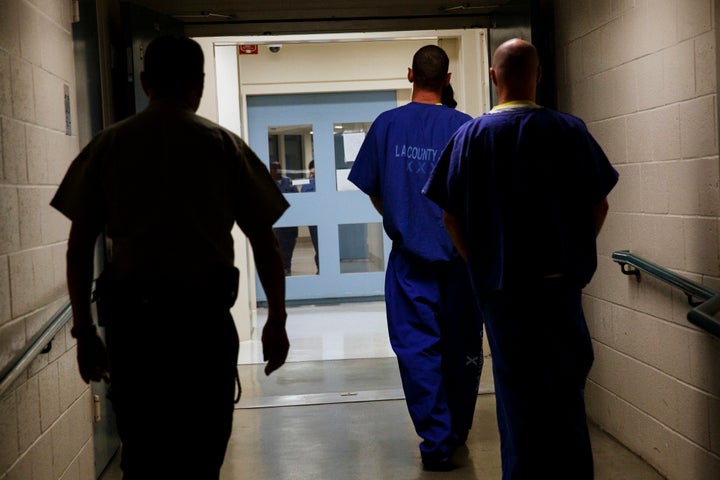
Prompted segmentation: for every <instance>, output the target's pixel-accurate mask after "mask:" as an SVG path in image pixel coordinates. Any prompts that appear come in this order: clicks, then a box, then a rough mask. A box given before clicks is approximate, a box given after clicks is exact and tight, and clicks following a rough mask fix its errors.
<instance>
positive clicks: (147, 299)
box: [51, 37, 289, 480]
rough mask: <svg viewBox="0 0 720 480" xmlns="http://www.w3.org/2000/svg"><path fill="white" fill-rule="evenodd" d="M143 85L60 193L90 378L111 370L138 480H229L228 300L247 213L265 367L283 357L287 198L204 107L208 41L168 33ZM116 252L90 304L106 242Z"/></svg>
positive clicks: (231, 371) (232, 391) (77, 324)
mask: <svg viewBox="0 0 720 480" xmlns="http://www.w3.org/2000/svg"><path fill="white" fill-rule="evenodd" d="M144 62H145V65H144V71H143V73H142V82H143V87H144V89H145V92H146V93H147V94H148V97H149V99H150V104H149V106H148V107H147V109H145V110H144V111H143V112H141V113H139V114H137V115H135V116H133V117H131V118H129V119H127V120H124V121H122V122H120V123H118V124H116V125H114V126H112V127H110V128H108V129H106V130H104V131H102V132H100V133H99V134H98V135H97V136H96V137H95V138H94V139H93V140H92V141H91V142H90V144H89V145H88V146H87V147H86V148H85V149H84V150H83V151H82V152H81V153H80V155H78V157H77V158H76V159H75V160H74V161H73V163H72V165H71V166H70V168H69V170H68V172H67V174H66V177H65V179H64V180H63V182H62V184H61V185H60V187H59V189H58V191H57V194H56V195H55V197H54V198H53V200H52V202H51V204H52V206H53V207H55V208H56V209H58V210H59V211H60V212H62V213H63V214H64V215H66V216H67V217H68V218H69V219H70V220H71V221H72V227H71V230H70V238H69V240H68V252H67V281H68V289H69V292H70V300H71V302H72V308H73V316H74V318H73V327H72V331H71V333H72V335H73V337H75V338H76V339H77V342H78V345H77V355H78V365H79V369H80V375H81V376H82V378H83V380H85V381H86V382H89V381H99V380H101V379H103V378H105V379H106V380H109V381H110V383H111V389H110V396H111V400H112V402H113V407H114V410H115V412H116V414H117V426H118V430H119V433H120V438H121V440H122V454H123V458H122V468H123V471H124V475H125V479H129V480H135V479H144V478H152V479H157V478H193V479H217V478H218V476H219V471H220V467H221V465H222V463H223V459H224V456H225V449H226V447H227V442H228V440H229V437H230V432H231V428H232V419H233V410H234V400H235V395H236V380H237V356H238V346H239V342H238V336H237V332H236V330H235V325H234V322H233V319H232V317H231V315H230V307H231V306H232V304H233V303H234V301H235V296H236V294H237V286H238V271H237V269H236V268H235V267H234V266H233V264H234V258H233V256H234V252H233V238H232V236H231V230H232V228H233V226H234V224H235V223H237V224H238V225H239V227H240V229H241V230H242V231H243V232H244V234H245V235H246V236H247V237H248V239H249V241H250V244H251V245H252V249H253V253H254V258H255V262H256V267H257V271H258V274H259V276H260V280H261V282H262V285H263V288H264V289H265V292H266V294H267V298H268V309H269V312H268V313H269V314H268V320H267V323H266V325H265V327H264V329H263V334H262V341H263V352H264V357H265V360H266V361H267V365H266V367H265V372H266V374H268V375H269V374H270V373H272V372H273V371H274V370H276V369H277V368H279V367H280V366H282V365H283V363H284V362H285V359H286V358H287V353H288V349H289V342H288V338H287V334H286V330H285V321H286V311H285V279H284V272H283V265H282V260H281V257H280V252H279V249H278V246H277V241H276V239H275V236H274V235H273V232H272V225H273V224H274V223H275V221H276V220H277V219H278V218H279V217H280V216H281V215H282V214H283V212H284V211H285V209H286V208H287V207H288V204H287V202H286V201H285V200H284V198H283V196H282V194H281V193H280V192H279V191H278V189H277V187H276V186H275V183H274V182H273V180H272V178H271V177H270V174H269V172H268V170H267V168H266V167H265V166H264V165H263V163H262V162H261V161H260V160H259V159H258V158H257V156H256V155H255V154H254V153H253V152H252V151H251V150H250V148H249V147H248V146H247V145H246V144H245V143H244V142H243V141H242V140H241V139H240V138H239V137H237V136H236V135H234V134H233V133H231V132H229V131H227V130H225V129H224V128H222V127H220V126H218V125H216V124H214V123H212V122H210V121H208V120H206V119H203V118H201V117H199V116H197V115H196V114H195V111H196V110H197V108H198V106H199V103H200V98H201V96H202V90H203V77H204V73H203V64H204V59H203V53H202V50H201V49H200V46H199V45H198V44H197V43H196V42H194V41H193V40H190V39H187V38H179V37H159V38H157V39H155V40H153V41H152V42H151V43H150V44H149V45H148V47H147V50H146V53H145V59H144ZM103 232H104V233H105V239H106V242H107V247H108V258H107V260H108V263H107V265H106V267H105V270H104V271H103V273H102V275H101V278H100V280H99V282H98V287H97V290H98V295H99V298H98V309H99V311H100V321H101V322H103V324H104V326H105V327H106V339H107V348H106V347H105V344H104V343H103V340H102V339H101V338H100V337H99V336H98V334H97V332H96V328H95V325H94V323H93V319H92V316H91V310H90V303H91V286H92V281H93V258H94V245H95V241H96V239H97V237H98V235H100V234H101V233H103Z"/></svg>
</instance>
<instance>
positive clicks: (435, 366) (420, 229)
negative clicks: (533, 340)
mask: <svg viewBox="0 0 720 480" xmlns="http://www.w3.org/2000/svg"><path fill="white" fill-rule="evenodd" d="M470 119H471V117H470V116H468V115H466V114H464V113H461V112H459V111H456V110H453V109H451V108H448V107H445V106H442V105H432V104H423V103H410V104H408V105H405V106H402V107H399V108H396V109H393V110H390V111H387V112H384V113H383V114H381V115H380V116H378V118H377V119H376V120H375V122H374V123H373V125H372V127H371V128H370V131H369V132H368V134H367V137H366V139H365V141H364V142H363V145H362V147H361V149H360V152H359V154H358V156H357V159H356V160H355V163H354V165H353V168H352V170H351V172H350V176H349V179H350V181H351V182H353V183H354V184H355V185H357V186H358V187H359V188H360V190H362V191H363V192H365V193H367V194H368V195H370V196H375V197H379V198H380V199H381V200H382V205H383V225H384V228H385V231H386V232H387V234H388V236H389V237H390V239H392V241H393V247H392V251H391V253H390V259H389V262H388V267H387V272H386V277H385V278H386V279H385V299H386V305H387V317H388V331H389V335H390V342H391V345H392V347H393V350H394V352H395V354H396V355H397V358H398V363H399V367H400V374H401V378H402V384H403V389H404V392H405V397H406V401H407V405H408V409H409V412H410V416H411V418H412V421H413V423H414V426H415V429H416V431H417V433H418V435H420V437H421V438H422V439H423V441H422V442H421V444H420V451H421V455H422V458H423V461H424V462H426V463H427V462H428V461H443V460H446V459H448V458H449V456H450V455H452V453H453V452H454V450H455V449H456V447H457V445H458V444H459V443H463V442H464V441H465V439H466V437H467V434H468V430H469V429H470V426H471V424H472V417H473V413H474V409H475V402H476V400H477V393H478V384H479V381H480V373H481V369H482V361H483V357H482V321H481V318H480V316H479V312H478V309H477V304H476V303H475V302H474V300H473V296H472V291H471V287H470V283H469V276H468V273H467V268H466V265H465V263H464V261H463V260H462V259H461V258H460V257H459V255H458V254H457V252H456V251H455V249H454V247H453V244H452V241H451V239H450V237H449V235H448V234H447V231H446V230H445V226H444V224H443V221H442V210H441V209H440V208H439V207H438V206H437V205H435V204H433V203H432V202H430V201H429V200H428V199H427V198H425V197H424V196H423V195H422V193H421V191H422V187H423V185H424V184H425V182H426V181H427V179H428V177H429V175H430V172H431V171H432V169H433V167H434V165H435V163H436V161H437V159H438V158H439V156H440V152H441V151H442V148H443V147H444V146H445V144H446V143H447V141H448V139H449V138H450V136H451V135H452V134H453V132H455V130H456V129H457V128H458V127H460V125H462V124H463V123H465V122H467V121H469V120H470Z"/></svg>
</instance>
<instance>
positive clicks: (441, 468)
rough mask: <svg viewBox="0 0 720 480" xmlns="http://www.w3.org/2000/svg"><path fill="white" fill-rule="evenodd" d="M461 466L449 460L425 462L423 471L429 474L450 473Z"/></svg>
mask: <svg viewBox="0 0 720 480" xmlns="http://www.w3.org/2000/svg"><path fill="white" fill-rule="evenodd" d="M458 466H459V465H457V464H456V463H454V462H453V461H452V460H451V459H449V458H443V459H440V460H423V470H426V471H428V472H449V471H452V470H455V469H456V468H458Z"/></svg>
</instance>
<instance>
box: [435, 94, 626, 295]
mask: <svg viewBox="0 0 720 480" xmlns="http://www.w3.org/2000/svg"><path fill="white" fill-rule="evenodd" d="M617 180H618V173H617V171H616V170H615V169H614V168H613V167H612V165H611V164H610V162H609V161H608V159H607V157H606V156H605V154H604V153H603V151H602V149H601V148H600V146H599V145H598V144H597V142H596V141H595V139H594V138H593V137H592V135H591V134H590V133H589V132H588V130H587V127H586V126H585V124H584V123H583V122H582V120H580V119H579V118H577V117H574V116H572V115H569V114H565V113H561V112H557V111H553V110H550V109H547V108H515V109H508V110H502V111H499V112H492V113H488V114H485V115H482V116H480V117H478V118H476V119H474V120H473V121H472V122H469V123H467V124H465V125H464V126H463V127H462V128H461V129H460V130H459V131H458V132H456V134H455V135H454V136H453V138H452V139H451V140H450V142H449V143H448V146H447V148H446V149H445V150H444V152H443V153H442V156H441V158H440V159H439V162H438V165H437V167H436V169H435V171H434V172H433V175H432V178H431V179H430V180H429V181H428V183H427V185H426V186H425V188H424V190H423V192H424V193H425V195H426V196H427V197H428V198H429V199H431V200H433V201H434V202H436V203H437V204H438V205H440V206H441V207H442V208H443V209H444V210H446V211H448V212H449V213H451V214H453V215H455V216H457V217H459V218H461V219H463V221H464V226H463V228H464V231H465V235H466V240H467V246H468V252H469V253H468V254H469V263H470V267H471V273H472V277H473V281H474V284H475V287H476V288H477V289H479V290H481V291H497V290H502V289H504V288H506V287H513V286H519V285H522V284H523V283H524V282H526V281H528V280H534V279H539V278H543V277H546V276H549V275H555V274H562V275H564V276H565V277H566V278H567V279H568V280H570V282H571V284H573V285H575V286H576V287H579V288H582V287H584V286H585V285H586V284H587V283H588V282H589V281H590V279H591V278H592V275H593V274H594V272H595V269H596V267H597V253H596V246H595V225H594V220H593V216H592V214H591V210H592V208H593V207H594V206H595V205H597V204H598V203H599V202H601V201H602V200H603V199H604V198H605V197H606V196H607V194H608V193H609V192H610V190H612V188H613V187H614V186H615V184H616V183H617Z"/></svg>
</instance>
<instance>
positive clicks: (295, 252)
mask: <svg viewBox="0 0 720 480" xmlns="http://www.w3.org/2000/svg"><path fill="white" fill-rule="evenodd" d="M247 103H248V130H249V138H248V141H249V144H250V147H251V148H252V149H253V150H254V151H255V152H256V153H257V154H258V156H259V157H260V158H261V159H263V161H264V162H266V164H267V165H268V167H269V168H270V170H271V171H273V170H276V169H277V171H278V176H279V177H281V178H280V180H279V182H280V185H281V190H283V191H284V192H287V193H285V198H286V199H287V200H288V202H289V203H290V208H289V209H288V210H287V211H286V212H285V214H284V215H283V216H282V218H281V219H280V220H279V221H278V222H277V223H276V224H275V227H276V235H277V236H278V240H279V241H280V244H281V249H283V250H284V256H285V257H286V286H287V293H286V298H287V299H288V300H298V301H301V300H309V299H326V298H333V299H334V298H349V297H372V296H379V295H383V293H384V287H383V286H384V277H385V265H387V258H388V254H389V252H390V240H389V239H388V238H387V236H386V235H385V233H384V231H383V229H382V218H381V217H380V215H379V214H378V213H377V212H376V211H375V209H374V208H373V207H372V204H371V203H370V200H369V198H368V197H367V195H365V194H364V193H362V192H361V191H359V190H357V189H356V188H355V186H354V185H352V184H351V183H349V182H348V181H347V174H348V172H349V170H350V167H351V166H352V163H353V162H354V160H355V153H356V152H357V149H358V148H359V145H360V144H361V143H362V139H363V138H364V133H365V132H367V129H368V128H369V126H370V124H371V123H372V122H373V120H374V119H375V117H377V116H378V114H380V113H381V112H383V111H385V110H388V109H390V108H394V107H395V106H397V101H396V93H395V91H381V92H350V93H324V94H293V95H262V96H249V97H248V100H247ZM311 162H312V163H311ZM273 163H274V164H275V165H272V164H273ZM313 166H314V169H311V167H313ZM282 177H285V178H282ZM265 299H266V297H265V293H264V291H263V290H262V287H261V285H260V283H259V282H258V301H260V302H263V301H265Z"/></svg>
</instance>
